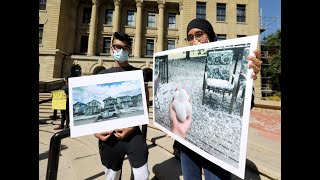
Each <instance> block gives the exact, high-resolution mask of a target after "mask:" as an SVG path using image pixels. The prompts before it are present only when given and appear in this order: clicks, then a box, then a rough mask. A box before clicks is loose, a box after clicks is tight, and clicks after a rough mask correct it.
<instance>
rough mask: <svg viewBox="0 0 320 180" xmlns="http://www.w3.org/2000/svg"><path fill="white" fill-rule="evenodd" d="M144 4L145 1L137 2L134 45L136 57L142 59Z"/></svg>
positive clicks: (137, 0) (138, 0)
mask: <svg viewBox="0 0 320 180" xmlns="http://www.w3.org/2000/svg"><path fill="white" fill-rule="evenodd" d="M142 2H143V0H136V6H137V18H136V30H135V43H134V57H141V19H142Z"/></svg>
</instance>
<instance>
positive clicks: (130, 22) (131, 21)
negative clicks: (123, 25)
mask: <svg viewBox="0 0 320 180" xmlns="http://www.w3.org/2000/svg"><path fill="white" fill-rule="evenodd" d="M127 25H128V26H134V12H133V11H128V16H127Z"/></svg>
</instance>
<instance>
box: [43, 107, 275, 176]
mask: <svg viewBox="0 0 320 180" xmlns="http://www.w3.org/2000/svg"><path fill="white" fill-rule="evenodd" d="M47 106H48V105H47ZM48 107H49V106H48ZM43 108H44V107H42V109H41V111H42V112H39V113H40V114H41V117H40V119H41V118H42V119H41V120H40V119H39V179H40V180H44V179H45V178H46V171H47V164H48V151H49V144H50V139H51V137H52V135H53V134H54V133H56V132H58V131H55V130H53V129H54V127H56V126H57V125H58V124H59V123H60V119H57V120H50V119H46V118H45V117H49V116H50V115H52V111H49V110H47V111H46V112H44V109H43ZM151 113H152V112H150V114H151ZM150 114H149V115H150ZM149 117H152V114H151V116H149ZM280 128H281V122H280V114H276V113H270V112H261V111H258V110H255V108H254V109H253V110H252V111H251V116H250V126H249V132H248V144H247V161H246V172H245V180H270V179H271V180H273V179H281V173H280V172H281V154H280V151H281V133H280ZM173 142H174V140H173V139H172V138H169V137H166V136H165V134H164V133H163V132H162V131H161V130H159V129H158V128H156V127H155V126H154V125H153V123H152V119H151V118H150V122H149V124H148V131H147V144H148V146H149V160H148V167H149V172H150V176H149V179H150V180H157V179H159V180H181V179H183V178H182V175H181V168H180V162H179V160H177V159H176V158H174V156H173V154H172V153H173V149H172V145H173ZM97 143H98V141H97V139H96V138H95V137H94V136H93V135H89V136H82V137H78V138H65V139H63V140H62V141H61V156H60V158H59V168H58V176H57V179H67V180H73V179H75V180H78V179H86V180H92V179H98V180H104V179H105V178H104V172H103V168H102V165H101V162H100V157H99V153H98V145H97ZM130 175H131V170H130V165H129V162H128V159H125V161H124V165H123V172H122V180H128V179H130ZM233 179H234V180H239V179H240V178H238V177H236V176H233Z"/></svg>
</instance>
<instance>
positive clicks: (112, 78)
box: [68, 70, 149, 138]
mask: <svg viewBox="0 0 320 180" xmlns="http://www.w3.org/2000/svg"><path fill="white" fill-rule="evenodd" d="M130 80H138V81H139V82H141V83H140V88H141V94H142V104H143V111H144V112H143V115H137V116H132V117H126V118H120V119H115V120H107V121H102V122H95V123H89V124H84V125H77V126H75V125H74V118H73V104H74V103H75V102H73V98H74V97H73V88H76V87H83V86H90V85H98V84H104V83H113V82H121V81H130ZM68 81H69V86H68V89H69V112H70V113H69V114H70V115H69V118H70V137H71V138H74V137H78V136H85V135H90V134H94V133H99V132H103V131H109V130H114V129H118V128H127V127H132V126H139V125H143V124H148V123H149V117H148V110H147V102H146V94H145V85H144V78H143V72H142V70H134V71H122V72H115V73H107V74H97V75H90V76H81V77H72V78H69V80H68Z"/></svg>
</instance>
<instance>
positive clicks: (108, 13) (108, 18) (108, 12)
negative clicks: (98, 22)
mask: <svg viewBox="0 0 320 180" xmlns="http://www.w3.org/2000/svg"><path fill="white" fill-rule="evenodd" d="M112 14H113V11H112V9H106V14H105V19H104V23H105V24H107V25H112Z"/></svg>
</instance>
